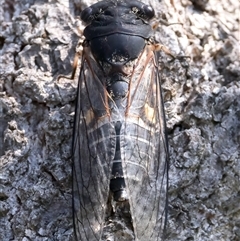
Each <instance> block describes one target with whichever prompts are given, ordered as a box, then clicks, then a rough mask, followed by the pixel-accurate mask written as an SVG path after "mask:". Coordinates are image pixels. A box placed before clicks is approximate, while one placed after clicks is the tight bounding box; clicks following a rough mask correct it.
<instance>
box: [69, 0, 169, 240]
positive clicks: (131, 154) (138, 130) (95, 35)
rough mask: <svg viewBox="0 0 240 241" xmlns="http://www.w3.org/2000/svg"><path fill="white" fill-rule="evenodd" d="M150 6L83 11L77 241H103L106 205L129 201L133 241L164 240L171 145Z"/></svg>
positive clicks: (121, 1)
mask: <svg viewBox="0 0 240 241" xmlns="http://www.w3.org/2000/svg"><path fill="white" fill-rule="evenodd" d="M153 17H154V10H153V9H152V7H150V6H148V5H145V4H144V3H142V2H139V1H136V0H133V1H131V0H115V1H114V0H105V1H101V2H98V3H96V4H94V5H92V6H90V7H88V8H86V9H85V10H84V11H83V12H82V14H81V19H82V20H83V21H84V22H85V23H86V25H87V27H86V28H85V30H84V33H83V34H84V36H85V41H84V44H83V54H82V66H81V70H80V76H79V84H78V92H77V103H76V112H75V127H74V138H73V158H74V160H73V216H74V229H75V235H76V239H77V240H81V241H99V240H102V230H103V227H104V225H105V222H106V218H107V216H106V210H107V206H108V204H107V203H109V199H112V200H114V201H115V202H117V203H118V202H127V203H128V204H129V207H130V215H131V219H132V228H133V232H134V236H135V240H136V241H158V240H162V236H163V232H164V228H165V225H166V213H167V211H166V204H167V186H168V161H167V160H168V145H167V138H166V131H165V115H164V107H163V100H162V94H161V86H160V78H159V69H158V67H157V58H156V54H155V50H156V44H155V43H154V41H153V40H152V39H153V38H152V27H151V26H150V23H149V22H150V20H151V19H152V18H153Z"/></svg>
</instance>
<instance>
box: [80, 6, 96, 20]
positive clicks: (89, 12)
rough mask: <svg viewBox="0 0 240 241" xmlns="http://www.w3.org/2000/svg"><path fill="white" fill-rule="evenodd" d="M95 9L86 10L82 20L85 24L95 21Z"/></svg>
mask: <svg viewBox="0 0 240 241" xmlns="http://www.w3.org/2000/svg"><path fill="white" fill-rule="evenodd" d="M92 13H93V9H92V8H91V7H89V8H85V9H84V10H83V11H82V13H81V16H80V17H81V19H82V21H83V22H84V23H90V22H91V21H92V19H93V15H92Z"/></svg>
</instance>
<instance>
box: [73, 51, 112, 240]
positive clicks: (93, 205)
mask: <svg viewBox="0 0 240 241" xmlns="http://www.w3.org/2000/svg"><path fill="white" fill-rule="evenodd" d="M88 51H89V50H88V48H87V47H85V48H84V51H83V59H82V67H81V71H80V76H79V84H78V93H77V99H76V110H75V122H74V137H73V216H74V230H75V236H76V239H77V240H80V241H95V240H98V241H99V240H100V238H101V233H102V228H103V225H104V221H105V212H106V205H107V199H108V195H109V181H110V174H111V169H112V166H111V165H112V164H111V163H112V159H113V157H114V152H115V142H116V141H115V130H114V126H113V125H112V124H111V121H110V115H109V108H108V103H109V101H107V99H108V97H107V92H106V88H105V85H104V84H103V82H102V81H103V80H104V77H103V76H102V71H101V70H100V69H99V67H98V65H97V64H96V62H95V61H94V60H93V58H92V57H91V54H90V53H89V52H88Z"/></svg>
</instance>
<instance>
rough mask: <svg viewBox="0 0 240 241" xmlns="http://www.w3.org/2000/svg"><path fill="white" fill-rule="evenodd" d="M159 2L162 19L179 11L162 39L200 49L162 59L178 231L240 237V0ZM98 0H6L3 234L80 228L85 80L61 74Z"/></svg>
mask: <svg viewBox="0 0 240 241" xmlns="http://www.w3.org/2000/svg"><path fill="white" fill-rule="evenodd" d="M145 2H147V3H148V1H145ZM149 2H151V5H152V6H153V7H154V9H155V11H156V16H157V19H158V20H159V19H165V20H166V21H167V22H168V23H181V24H175V25H171V26H164V25H162V24H160V25H159V27H158V29H157V30H156V39H157V40H158V41H159V42H161V43H162V44H164V45H165V46H167V47H168V48H169V49H170V50H171V51H172V52H173V53H175V54H181V55H186V56H189V57H190V58H191V61H190V63H189V66H187V61H186V59H184V60H182V61H180V60H175V61H172V62H169V60H170V58H169V57H167V56H166V55H162V57H161V58H160V59H159V65H160V66H162V67H161V73H162V74H161V75H162V80H163V89H164V96H165V107H166V115H167V122H168V124H167V126H168V130H169V142H170V152H171V153H170V154H171V163H170V188H169V227H168V240H171V241H178V240H179V241H180V240H181V241H182V240H188V241H189V240H196V241H198V240H199V241H205V240H208V241H209V240H210V241H215V240H224V241H238V240H240V205H239V201H240V185H239V183H240V145H239V143H240V82H239V79H240V61H239V47H240V46H239V34H240V33H239V14H240V11H239V8H240V6H239V1H235V0H209V1H208V0H205V1H195V0H191V1H189V0H182V1H179V0H171V1H170V0H169V1H167V0H166V1H161V2H158V1H156V0H153V1H149ZM92 3H93V1H81V0H78V1H77V0H75V1H67V0H66V1H64V0H59V1H51V0H49V1H41V0H15V1H8V0H0V23H1V26H0V240H3V241H5V240H6V241H7V240H21V241H27V240H37V241H38V240H39V241H43V240H59V241H60V240H62V241H67V240H73V235H72V233H73V229H72V218H71V217H72V213H71V137H72V125H73V115H74V99H75V96H76V82H77V81H76V80H75V81H70V80H67V79H60V80H58V79H57V76H58V75H60V74H70V73H71V70H72V67H71V63H72V61H73V58H74V52H75V47H76V45H77V42H78V40H79V36H80V35H78V32H77V24H76V16H77V15H79V13H80V11H81V9H83V8H84V7H86V6H88V5H90V4H92ZM80 28H81V29H83V28H82V26H81V24H80ZM163 66H164V68H163ZM93 94H94V93H93ZM110 226H111V225H110ZM117 229H118V227H117V226H116V227H115V228H111V227H110V228H109V229H106V230H107V231H106V232H111V231H113V230H115V232H116V233H117ZM126 232H127V231H126ZM115 237H116V236H115ZM126 237H127V236H126ZM128 237H129V236H128ZM108 240H114V239H113V238H112V239H110V238H109V239H108ZM115 240H119V241H120V240H123V239H121V238H119V239H117V238H115ZM124 240H128V241H129V240H130V238H129V239H128V238H126V239H124ZM153 241H154V240H153Z"/></svg>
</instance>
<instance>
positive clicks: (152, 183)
mask: <svg viewBox="0 0 240 241" xmlns="http://www.w3.org/2000/svg"><path fill="white" fill-rule="evenodd" d="M154 58H155V56H154V52H153V46H149V45H148V46H147V47H146V48H145V50H144V52H143V53H142V55H141V56H140V57H139V59H138V64H137V65H136V69H135V70H134V72H133V75H132V78H131V84H130V88H129V97H128V98H129V100H128V103H130V105H129V106H128V108H127V111H126V116H125V121H124V124H123V125H122V129H121V154H122V165H123V173H124V179H125V182H126V187H127V192H128V194H129V195H128V196H129V203H130V210H131V215H132V220H133V227H134V232H135V236H136V240H138V241H145V240H151V241H158V240H162V239H161V238H162V235H163V230H164V226H165V216H166V203H167V195H166V192H167V178H168V176H167V171H168V170H167V167H168V166H167V165H168V163H167V159H168V149H167V139H166V134H165V115H164V106H163V101H162V97H161V89H160V88H161V87H160V79H159V75H158V69H157V68H156V65H155V59H154Z"/></svg>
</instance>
